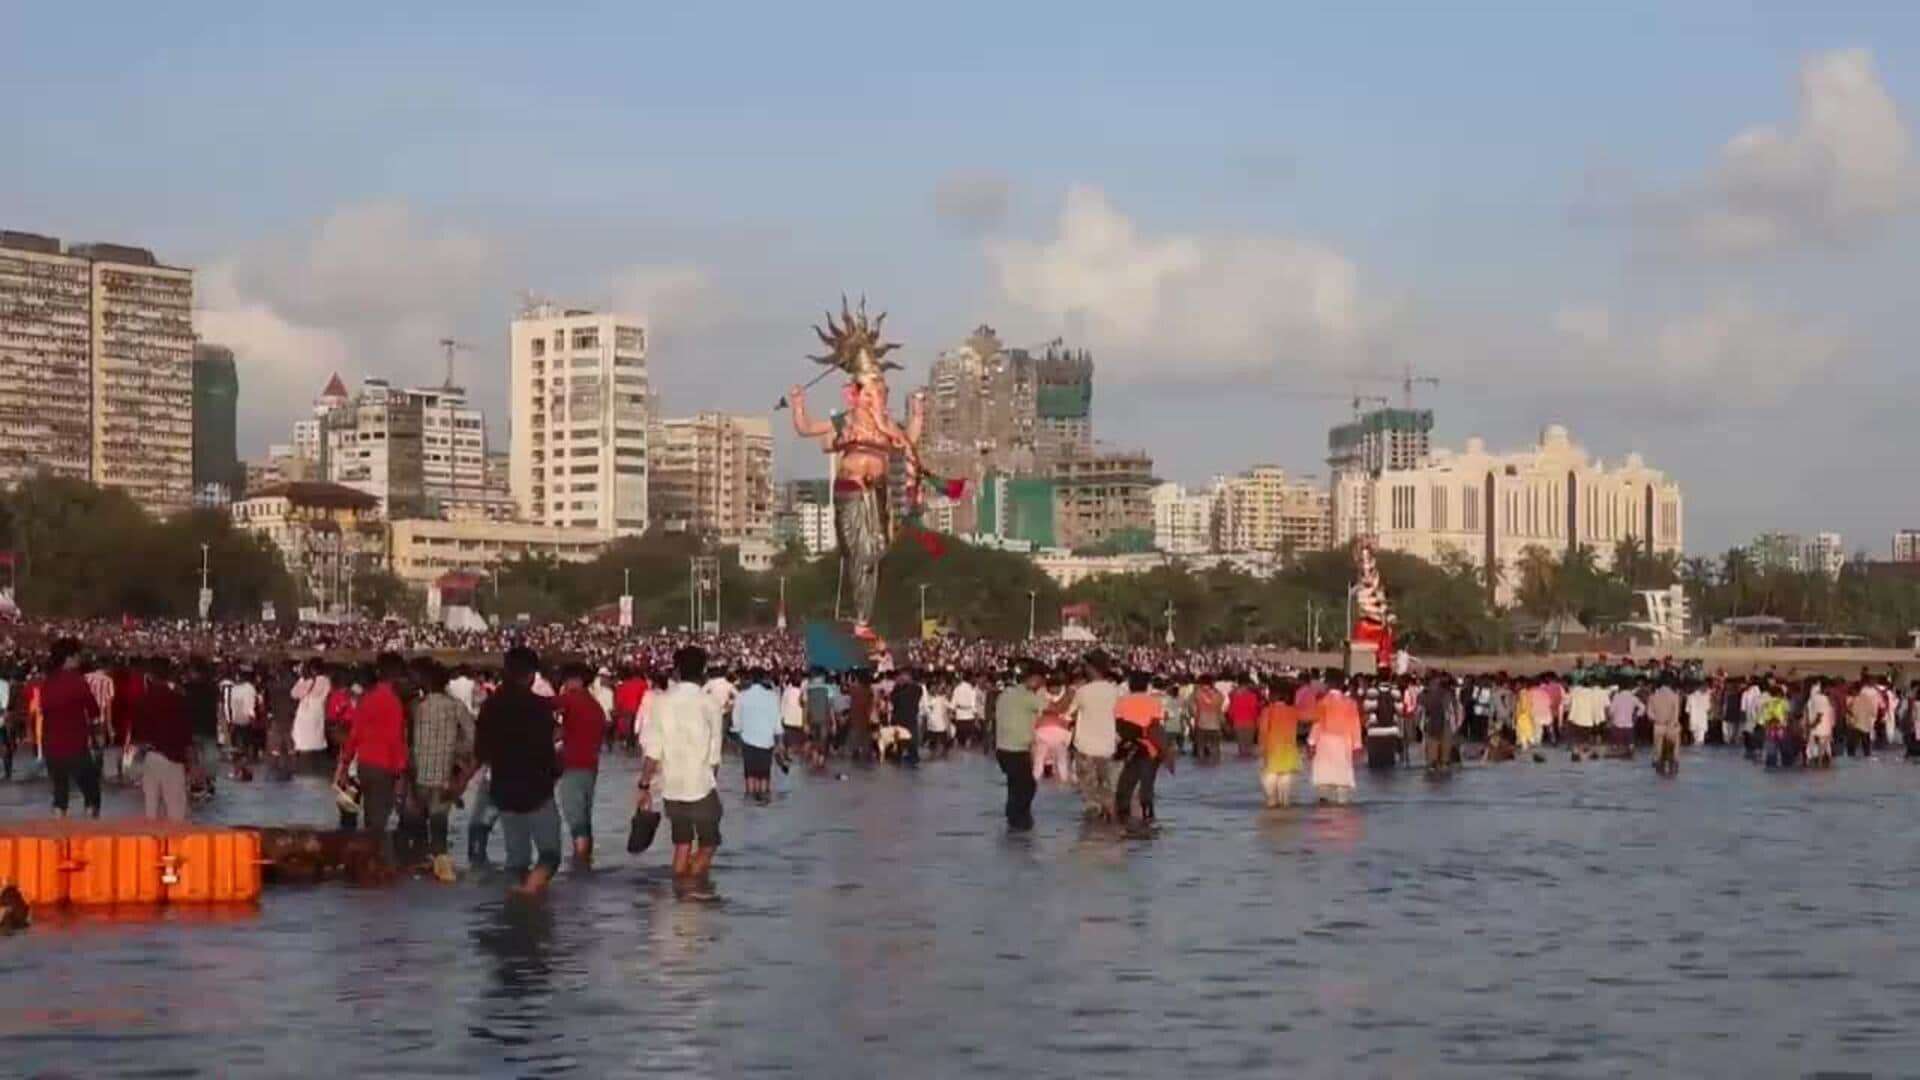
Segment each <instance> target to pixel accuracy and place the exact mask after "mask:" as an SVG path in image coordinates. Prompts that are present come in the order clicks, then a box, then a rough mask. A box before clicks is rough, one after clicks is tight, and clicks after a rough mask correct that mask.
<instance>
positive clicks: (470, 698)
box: [447, 666, 480, 715]
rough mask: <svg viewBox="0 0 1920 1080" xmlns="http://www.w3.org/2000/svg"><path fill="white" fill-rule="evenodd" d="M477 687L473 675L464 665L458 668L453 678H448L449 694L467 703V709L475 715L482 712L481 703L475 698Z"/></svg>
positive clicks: (463, 703)
mask: <svg viewBox="0 0 1920 1080" xmlns="http://www.w3.org/2000/svg"><path fill="white" fill-rule="evenodd" d="M477 688H478V685H477V684H476V683H475V682H474V681H473V675H472V674H471V673H470V672H469V671H468V670H467V669H466V668H465V667H464V666H462V667H459V668H456V669H455V670H454V673H453V678H451V679H448V680H447V696H448V697H450V698H452V699H453V700H455V701H457V702H459V703H460V704H462V705H465V706H466V707H467V711H468V712H470V713H474V714H475V715H478V714H479V712H480V704H479V702H477V701H475V700H474V696H475V693H474V692H475V690H476V689H477Z"/></svg>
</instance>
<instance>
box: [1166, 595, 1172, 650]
mask: <svg viewBox="0 0 1920 1080" xmlns="http://www.w3.org/2000/svg"><path fill="white" fill-rule="evenodd" d="M1167 647H1168V648H1172V647H1173V601H1171V600H1169V601H1167Z"/></svg>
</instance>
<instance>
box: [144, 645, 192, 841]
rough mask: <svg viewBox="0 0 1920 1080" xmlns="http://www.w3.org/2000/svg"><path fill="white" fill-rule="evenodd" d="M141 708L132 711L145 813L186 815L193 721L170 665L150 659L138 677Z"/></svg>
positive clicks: (179, 817) (174, 818)
mask: <svg viewBox="0 0 1920 1080" xmlns="http://www.w3.org/2000/svg"><path fill="white" fill-rule="evenodd" d="M142 683H143V686H142V688H141V692H140V696H139V698H138V699H137V700H138V701H139V703H140V704H139V711H137V712H135V713H134V714H133V730H132V738H133V740H134V741H136V742H138V743H140V744H141V745H142V746H145V747H146V748H147V757H146V761H145V762H144V763H143V764H142V765H141V767H140V788H141V791H142V793H143V795H144V797H145V799H146V811H147V816H148V817H150V818H156V819H160V818H164V819H167V820H170V821H185V820H187V769H188V767H189V766H191V765H192V763H193V722H192V721H191V720H189V719H187V704H186V701H185V700H184V699H183V698H182V697H181V696H180V691H179V690H178V689H176V688H175V687H174V684H173V669H172V665H171V664H169V663H168V662H167V661H166V660H164V659H160V660H155V661H154V662H153V665H152V667H151V668H150V669H149V673H148V675H147V676H146V677H145V678H143V679H142Z"/></svg>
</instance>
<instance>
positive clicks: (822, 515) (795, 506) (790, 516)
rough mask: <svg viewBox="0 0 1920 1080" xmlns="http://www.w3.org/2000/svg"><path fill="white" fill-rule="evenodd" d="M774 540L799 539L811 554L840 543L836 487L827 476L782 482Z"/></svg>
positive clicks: (803, 547)
mask: <svg viewBox="0 0 1920 1080" xmlns="http://www.w3.org/2000/svg"><path fill="white" fill-rule="evenodd" d="M773 540H774V543H776V544H781V545H784V544H789V543H794V542H798V543H799V544H800V546H801V548H802V549H803V550H805V551H806V553H807V556H808V557H809V558H812V557H814V556H817V555H823V554H825V553H827V552H830V551H833V550H834V549H835V548H837V547H838V546H839V542H838V538H837V537H836V536H835V534H834V530H833V491H832V487H831V485H829V484H828V483H827V481H826V480H824V479H808V480H789V481H787V482H786V483H784V484H781V485H780V494H779V498H778V502H777V505H776V506H775V508H774V514H773Z"/></svg>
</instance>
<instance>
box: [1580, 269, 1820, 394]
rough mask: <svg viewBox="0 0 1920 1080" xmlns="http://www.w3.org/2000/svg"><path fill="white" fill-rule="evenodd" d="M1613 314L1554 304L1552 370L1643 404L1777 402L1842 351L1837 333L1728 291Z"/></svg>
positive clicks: (1812, 379) (1812, 378)
mask: <svg viewBox="0 0 1920 1080" xmlns="http://www.w3.org/2000/svg"><path fill="white" fill-rule="evenodd" d="M1615 323H1616V320H1615V319H1614V318H1613V316H1612V315H1611V314H1610V313H1609V312H1608V311H1607V310H1606V309H1605V308H1585V307H1583V308H1563V309H1562V310H1561V312H1560V313H1559V314H1558V315H1557V316H1556V317H1555V319H1554V326H1555V330H1556V331H1557V333H1558V334H1559V336H1560V344H1561V349H1562V352H1563V354H1564V356H1565V359H1566V360H1567V363H1568V367H1567V370H1565V371H1564V372H1562V374H1563V375H1566V376H1569V377H1571V378H1572V379H1577V380H1579V381H1582V382H1587V383H1589V384H1591V385H1599V386H1604V387H1606V388H1609V389H1611V390H1614V391H1617V392H1621V393H1624V394H1628V395H1631V396H1634V397H1636V398H1638V399H1639V400H1642V401H1644V402H1646V403H1648V404H1655V403H1664V404H1665V405H1667V406H1685V405H1688V404H1702V405H1704V404H1705V403H1707V402H1711V403H1712V404H1713V405H1714V406H1715V407H1768V406H1775V405H1779V404H1782V403H1784V402H1785V401H1787V400H1788V399H1789V398H1790V397H1791V396H1792V395H1793V393H1794V392H1795V391H1796V390H1799V389H1801V388H1803V387H1806V386H1809V385H1811V384H1813V383H1814V382H1815V381H1817V380H1818V379H1820V378H1821V377H1822V376H1825V375H1827V374H1829V373H1831V372H1832V371H1833V370H1834V368H1835V367H1836V365H1837V364H1838V363H1839V362H1840V361H1841V360H1842V359H1843V357H1844V355H1845V352H1846V341H1845V339H1844V338H1843V337H1842V336H1840V335H1839V334H1836V333H1834V332H1832V331H1830V330H1828V329H1825V328H1822V327H1819V326H1815V325H1812V324H1810V323H1807V322H1805V321H1802V320H1799V319H1796V318H1793V317H1789V316H1786V315H1781V314H1778V313H1774V312H1768V311H1763V310H1761V309H1759V308H1757V307H1755V306H1754V305H1753V304H1752V303H1751V302H1750V301H1748V300H1747V299H1746V298H1744V297H1742V296H1738V295H1731V294H1729V295H1723V296H1718V297H1715V298H1713V299H1711V300H1709V301H1708V302H1707V303H1706V304H1705V305H1704V306H1703V307H1701V308H1700V309H1699V310H1697V311H1691V312H1686V313H1684V314H1679V315H1673V316H1669V317H1666V318H1662V319H1651V320H1646V321H1644V322H1640V323H1637V324H1635V325H1632V326H1623V327H1618V328H1616V326H1615ZM1561 385H1562V386H1564V385H1566V384H1565V383H1564V382H1562V383H1561Z"/></svg>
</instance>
